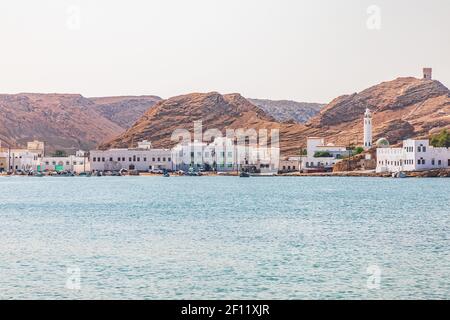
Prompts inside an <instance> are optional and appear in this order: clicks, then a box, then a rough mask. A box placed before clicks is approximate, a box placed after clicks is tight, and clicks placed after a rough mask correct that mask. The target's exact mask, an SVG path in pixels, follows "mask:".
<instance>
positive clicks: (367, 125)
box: [364, 109, 372, 150]
mask: <svg viewBox="0 0 450 320" xmlns="http://www.w3.org/2000/svg"><path fill="white" fill-rule="evenodd" d="M370 148H372V112H370V109H366V112H365V113H364V150H369V149H370Z"/></svg>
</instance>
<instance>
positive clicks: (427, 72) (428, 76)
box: [423, 68, 433, 80]
mask: <svg viewBox="0 0 450 320" xmlns="http://www.w3.org/2000/svg"><path fill="white" fill-rule="evenodd" d="M432 76H433V69H432V68H423V78H424V79H425V80H432V79H433V77H432Z"/></svg>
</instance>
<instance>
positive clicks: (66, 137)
mask: <svg viewBox="0 0 450 320" xmlns="http://www.w3.org/2000/svg"><path fill="white" fill-rule="evenodd" d="M158 100H160V99H159V98H158V97H154V96H144V97H110V98H92V99H89V98H85V97H83V96H81V95H79V94H34V93H21V94H2V95H0V140H1V141H3V142H6V143H8V144H10V145H12V146H24V145H26V142H27V141H30V140H34V139H38V140H42V141H45V142H46V145H47V150H49V151H54V150H58V149H60V150H66V151H69V152H73V151H74V150H78V149H80V148H81V149H91V148H95V147H96V146H97V145H98V144H99V143H101V142H103V141H105V140H108V139H112V138H113V137H115V136H117V135H118V134H120V133H122V132H123V131H125V130H126V129H127V128H128V127H129V126H131V124H132V123H134V122H135V121H136V120H137V119H138V118H139V117H140V116H141V115H142V114H143V113H144V112H143V111H142V110H144V109H145V110H148V108H150V107H151V106H153V105H154V104H155V103H156V101H158Z"/></svg>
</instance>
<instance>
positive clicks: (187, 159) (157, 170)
mask: <svg viewBox="0 0 450 320" xmlns="http://www.w3.org/2000/svg"><path fill="white" fill-rule="evenodd" d="M424 80H425V81H427V80H430V81H431V69H429V68H425V69H424ZM361 120H362V122H363V127H364V131H363V145H362V146H357V147H349V146H343V145H334V144H332V143H326V141H325V139H324V138H322V137H307V138H306V148H305V149H300V150H299V154H298V155H293V156H288V157H280V147H279V145H277V144H275V145H273V144H272V145H270V146H267V145H266V144H262V145H261V144H260V143H258V142H257V140H258V135H256V136H255V137H249V136H245V137H246V140H245V141H244V143H239V142H242V141H238V140H237V138H235V137H233V138H230V137H215V139H214V140H213V141H212V142H209V143H207V142H203V141H202V139H201V140H191V139H189V140H188V141H184V142H181V143H179V144H177V145H176V146H175V147H173V148H171V149H158V148H153V146H152V143H151V142H150V141H147V140H143V141H140V142H138V144H137V147H132V148H122V149H117V148H116V149H109V150H91V151H88V152H86V151H82V150H80V151H77V152H76V153H75V154H74V155H65V154H64V153H59V154H53V155H51V156H47V155H46V152H45V150H46V149H45V143H44V142H42V141H31V142H28V144H27V147H26V148H12V147H11V146H8V147H4V146H2V145H1V144H0V176H39V177H42V176H123V175H143V176H153V175H163V176H165V177H168V176H171V175H172V176H186V175H187V176H214V175H219V176H241V177H249V176H290V177H293V176H296V177H303V176H317V177H324V176H326V177H329V176H335V177H361V176H363V177H399V178H403V177H450V149H449V148H448V140H449V133H448V132H447V131H445V130H444V131H443V132H442V133H441V135H442V136H443V137H444V140H445V141H446V142H445V143H444V145H436V144H435V145H433V144H432V141H430V140H428V139H407V140H403V142H402V145H401V146H396V147H391V146H390V143H389V141H388V140H387V139H386V138H380V139H378V140H377V141H376V142H375V143H374V142H373V136H372V127H373V126H372V125H373V123H372V121H373V115H372V112H371V110H369V109H366V111H365V113H364V115H361ZM194 126H195V124H194ZM194 131H195V128H194ZM255 134H256V133H255ZM259 137H261V136H259ZM253 138H254V139H253ZM271 138H272V141H273V137H271ZM265 141H266V142H267V136H266V137H265Z"/></svg>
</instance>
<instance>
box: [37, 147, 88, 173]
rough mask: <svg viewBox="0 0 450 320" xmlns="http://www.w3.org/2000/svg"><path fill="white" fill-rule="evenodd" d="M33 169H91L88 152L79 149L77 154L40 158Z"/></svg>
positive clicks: (82, 170)
mask: <svg viewBox="0 0 450 320" xmlns="http://www.w3.org/2000/svg"><path fill="white" fill-rule="evenodd" d="M33 170H35V171H38V172H48V171H50V172H62V171H65V172H73V173H82V172H89V171H90V164H89V159H88V157H87V154H85V152H84V151H81V150H80V151H77V153H76V154H75V155H70V156H67V157H43V158H42V159H39V161H38V162H37V163H36V165H35V166H33Z"/></svg>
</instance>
